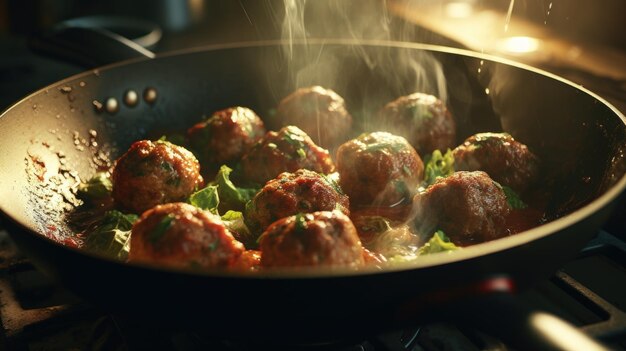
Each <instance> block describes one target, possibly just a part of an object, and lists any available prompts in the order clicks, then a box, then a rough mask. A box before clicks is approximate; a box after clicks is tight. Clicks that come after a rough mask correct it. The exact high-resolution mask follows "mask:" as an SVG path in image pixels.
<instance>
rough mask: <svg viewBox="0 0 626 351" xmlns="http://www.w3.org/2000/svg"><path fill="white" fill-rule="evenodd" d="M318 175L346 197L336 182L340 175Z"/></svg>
mask: <svg viewBox="0 0 626 351" xmlns="http://www.w3.org/2000/svg"><path fill="white" fill-rule="evenodd" d="M318 174H319V175H320V176H322V178H324V180H325V181H326V183H328V185H330V186H331V187H332V188H333V189H334V190H335V191H336V192H337V193H338V194H341V195H344V192H343V190H342V189H341V186H339V183H338V182H337V180H336V177H337V176H338V173H333V174H322V173H318Z"/></svg>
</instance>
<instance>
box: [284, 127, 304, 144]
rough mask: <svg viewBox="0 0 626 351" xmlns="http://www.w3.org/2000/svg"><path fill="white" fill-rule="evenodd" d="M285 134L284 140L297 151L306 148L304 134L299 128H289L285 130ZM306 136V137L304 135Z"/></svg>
mask: <svg viewBox="0 0 626 351" xmlns="http://www.w3.org/2000/svg"><path fill="white" fill-rule="evenodd" d="M284 131H285V133H284V136H283V138H282V139H283V140H284V141H286V142H287V143H289V144H290V145H291V146H293V147H294V148H296V149H302V148H303V147H304V135H305V134H304V132H303V131H302V130H300V128H298V127H294V126H287V127H285V129H284ZM303 134H304V135H303Z"/></svg>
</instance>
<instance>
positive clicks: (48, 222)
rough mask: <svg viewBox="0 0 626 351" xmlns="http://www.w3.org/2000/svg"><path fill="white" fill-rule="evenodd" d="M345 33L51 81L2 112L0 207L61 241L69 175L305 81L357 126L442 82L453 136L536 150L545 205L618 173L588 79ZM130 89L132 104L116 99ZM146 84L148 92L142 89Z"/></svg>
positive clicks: (621, 141)
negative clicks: (348, 38)
mask: <svg viewBox="0 0 626 351" xmlns="http://www.w3.org/2000/svg"><path fill="white" fill-rule="evenodd" d="M353 44H354V43H352V44H351V43H331V42H328V41H326V42H322V43H312V44H311V43H309V45H308V46H306V47H304V46H298V45H296V46H295V48H296V51H297V52H300V53H301V55H300V56H298V57H297V58H298V60H300V61H302V62H300V63H299V64H300V68H299V69H294V67H293V66H291V65H290V64H289V63H290V62H292V63H293V62H294V61H293V58H294V57H293V56H291V57H290V55H288V54H287V53H286V52H285V51H284V50H283V49H284V47H283V46H282V45H280V43H278V44H276V43H274V44H264V45H256V46H247V45H242V46H233V47H227V48H219V49H210V50H202V51H194V52H187V53H179V54H172V55H165V56H162V57H159V58H157V59H153V60H147V61H137V62H129V63H125V64H119V65H113V66H110V67H105V68H102V69H98V70H94V71H90V72H85V73H84V74H81V75H78V76H75V77H72V78H69V79H67V80H65V81H62V82H59V83H57V84H54V85H51V86H49V87H47V88H45V89H43V90H41V91H39V92H36V93H34V94H32V95H31V96H29V97H26V98H25V99H24V100H22V101H21V102H19V103H18V104H16V105H14V106H13V107H11V108H10V109H8V110H7V111H6V112H5V113H4V114H3V115H2V117H0V208H1V210H2V212H4V213H5V214H6V215H7V216H9V217H11V218H12V219H13V220H15V221H17V222H18V223H20V224H22V225H23V226H25V227H27V228H29V229H30V230H31V231H33V232H36V233H39V234H43V235H45V236H47V237H49V238H51V239H53V240H55V241H57V242H63V241H65V240H71V238H72V236H73V235H74V233H73V232H72V230H71V229H70V228H69V227H68V225H67V223H66V214H67V213H68V211H71V209H72V208H74V207H75V206H77V205H79V204H80V201H79V200H78V199H77V198H76V195H75V194H76V189H77V186H78V184H79V183H80V182H81V181H82V180H86V179H88V178H89V177H91V176H92V175H93V174H94V173H95V172H96V171H97V170H98V168H103V167H106V166H108V165H110V164H111V162H113V160H115V159H116V158H117V157H118V156H119V155H121V153H122V152H123V151H125V150H126V148H127V147H128V146H129V145H130V144H131V143H132V142H133V141H135V140H138V139H143V138H154V137H157V138H158V135H159V134H160V133H163V132H165V131H184V130H186V128H188V127H189V126H191V125H193V124H194V123H196V122H198V121H199V120H201V119H202V117H203V116H207V115H210V114H211V113H212V112H214V111H216V110H219V109H223V108H226V107H229V106H234V105H243V106H247V107H250V108H252V109H253V110H255V111H257V112H258V113H259V115H260V116H261V117H262V118H264V117H265V116H270V115H271V111H272V109H273V108H275V106H276V105H277V103H278V101H280V99H281V98H282V97H284V96H285V95H287V94H289V93H290V92H292V91H293V90H295V89H296V88H297V87H303V86H310V85H321V86H325V87H330V88H332V89H334V90H335V91H337V93H338V94H340V95H341V96H343V97H344V98H345V99H346V102H347V105H348V108H349V109H350V110H351V113H352V114H353V116H355V117H356V118H358V119H359V123H357V124H358V125H360V126H364V125H367V121H368V120H371V119H372V118H376V117H375V113H376V111H378V109H380V107H381V106H383V105H384V104H385V103H387V102H389V101H391V100H393V99H395V98H396V97H398V96H401V95H407V94H410V93H413V92H415V91H416V89H419V90H420V91H422V92H425V93H430V94H436V95H442V94H443V95H445V97H446V103H447V104H448V106H449V108H450V110H451V112H452V113H453V115H454V116H455V118H456V120H457V123H458V129H459V130H458V133H457V134H458V136H457V137H458V140H457V141H458V142H459V143H460V142H461V141H462V140H464V139H465V138H466V137H468V136H470V135H472V134H474V133H476V132H481V131H506V132H508V133H510V134H511V135H513V136H514V137H515V138H516V139H518V140H520V141H521V142H523V143H525V144H527V145H528V146H529V148H530V149H531V150H533V151H534V152H535V153H536V154H537V156H539V158H540V159H541V160H542V163H543V172H545V175H546V178H549V179H551V180H552V181H551V182H550V184H547V186H549V187H550V193H551V200H550V205H549V215H550V216H552V217H553V218H557V217H560V216H563V215H565V214H568V213H571V212H572V211H574V210H577V209H580V208H582V207H584V206H586V205H588V204H589V203H591V202H593V201H594V200H596V199H598V198H599V197H601V195H602V194H604V193H605V192H606V191H607V190H608V189H610V188H612V187H614V186H615V184H618V183H619V186H621V187H623V186H624V181H623V180H622V178H623V176H624V173H625V169H626V166H625V162H624V150H625V149H626V134H625V128H624V122H623V120H622V119H621V118H620V116H619V115H618V114H617V113H616V112H615V111H614V110H613V109H612V108H610V107H609V106H607V105H606V104H605V103H603V102H601V101H599V100H598V99H596V98H595V97H594V96H593V95H590V94H588V93H587V92H585V91H584V90H582V89H578V88H576V87H574V86H572V85H570V84H568V83H566V82H563V81H560V80H557V79H554V78H552V77H550V76H546V75H544V74H540V73H537V72H535V71H533V70H527V69H525V68H521V67H517V66H514V65H509V64H507V63H503V62H499V61H497V60H493V61H492V60H488V59H486V58H485V57H482V56H474V55H464V54H457V53H450V52H446V50H437V49H433V48H429V49H425V48H423V47H419V46H415V45H413V46H411V45H375V44H363V45H353ZM310 57H315V60H313V59H307V58H310ZM425 58H426V60H428V61H429V62H431V63H430V64H429V65H428V66H423V67H421V68H420V69H421V71H420V72H422V73H421V74H419V75H416V74H415V72H416V70H415V69H411V70H408V69H406V68H405V67H406V61H407V60H408V61H409V62H411V64H414V63H415V62H421V61H420V60H424V59H425ZM409 73H410V74H409ZM442 78H443V81H444V83H445V86H442V85H441V84H440V83H441V81H442ZM131 90H132V91H134V92H136V93H137V95H138V96H139V102H138V104H136V105H134V104H128V103H125V102H124V97H125V96H126V94H127V93H128V91H131ZM149 91H151V92H156V98H155V99H151V98H149V97H148V98H146V95H145V94H147V92H149ZM359 133H360V130H359V129H358V128H357V129H355V130H354V135H358V134H359ZM620 180H622V181H621V182H620ZM606 201H608V199H607V200H606ZM606 201H605V202H606ZM522 235H523V234H522ZM485 245H489V244H485Z"/></svg>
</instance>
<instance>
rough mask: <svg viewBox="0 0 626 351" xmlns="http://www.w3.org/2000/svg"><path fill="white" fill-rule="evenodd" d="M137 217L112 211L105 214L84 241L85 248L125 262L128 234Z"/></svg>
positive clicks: (128, 249) (128, 242)
mask: <svg viewBox="0 0 626 351" xmlns="http://www.w3.org/2000/svg"><path fill="white" fill-rule="evenodd" d="M138 218H139V216H137V215H135V214H123V213H122V212H120V211H116V210H112V211H108V212H106V213H105V215H104V218H102V221H100V224H98V225H97V226H96V227H95V228H94V230H92V231H91V232H90V234H89V236H88V237H87V239H86V240H85V248H86V249H87V250H89V251H91V252H95V253H99V254H102V255H105V256H108V257H112V258H116V259H119V260H126V258H128V252H129V251H130V233H131V229H132V227H133V223H135V221H137V219H138Z"/></svg>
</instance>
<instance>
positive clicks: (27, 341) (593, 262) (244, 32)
mask: <svg viewBox="0 0 626 351" xmlns="http://www.w3.org/2000/svg"><path fill="white" fill-rule="evenodd" d="M244 4H245V5H246V6H244ZM255 7H257V5H252V4H248V2H245V1H244V2H239V3H238V4H235V5H221V8H218V9H217V11H222V12H223V13H236V14H235V15H233V16H232V17H229V16H221V15H220V16H218V15H215V14H212V15H207V16H206V17H205V18H204V19H203V20H201V21H199V22H198V23H196V24H194V25H192V26H190V27H188V28H187V29H186V30H183V31H166V32H165V33H164V37H163V39H162V41H161V42H160V44H159V46H158V47H157V50H156V51H157V52H164V51H169V50H174V49H179V48H186V47H193V46H198V45H205V44H212V43H219V42H230V41H246V40H256V39H267V38H275V37H276V36H277V35H278V33H279V28H277V26H276V24H275V23H274V22H272V21H271V20H269V19H267V18H265V17H264V16H261V15H258V14H259V13H262V12H263V11H266V9H265V8H255ZM404 14H405V15H406V16H400V17H405V18H406V19H407V20H408V21H409V23H416V24H417V25H419V27H418V28H417V29H416V30H415V32H414V35H416V36H417V37H419V38H420V40H424V39H426V41H428V42H431V43H434V44H448V45H455V46H464V47H470V48H473V49H477V48H476V47H472V46H471V45H469V44H468V43H466V42H463V39H464V37H463V36H462V35H460V34H459V35H453V34H454V33H462V30H463V29H462V27H459V26H460V24H459V23H458V22H457V23H446V22H444V21H439V22H436V23H418V22H415V21H412V20H411V16H410V12H408V11H407V12H404ZM502 15H503V13H499V14H498V13H496V15H494V16H496V17H495V18H496V19H497V18H499V17H497V16H502ZM504 15H506V14H504ZM396 20H399V19H394V21H396ZM498 23H499V22H498ZM0 24H1V23H0ZM446 25H449V26H447V27H446ZM233 28H236V29H237V30H233ZM553 35H554V34H553ZM562 40H572V39H571V38H565V39H563V38H560V37H559V41H558V43H559V45H563V41H562ZM607 45H609V44H607ZM605 49H606V50H610V51H611V52H612V53H615V52H616V53H615V55H616V56H611V57H616V59H615V60H617V61H614V62H615V65H616V66H618V68H617V69H615V70H612V71H611V72H615V71H617V72H618V74H617V76H613V77H612V79H611V80H607V79H606V78H605V77H599V75H598V74H597V73H598V72H597V71H596V72H590V71H589V70H585V69H584V67H582V68H581V67H574V68H572V67H565V66H559V65H558V64H554V62H555V61H548V62H543V67H544V68H546V69H548V70H550V71H553V72H555V73H557V74H560V75H563V76H565V77H566V78H569V79H571V80H573V81H575V82H577V83H580V84H583V85H584V86H586V87H588V88H589V89H591V90H592V91H595V92H597V93H599V94H600V95H601V96H603V97H605V98H606V99H608V100H609V101H610V102H612V103H613V104H615V105H616V106H617V107H618V108H619V109H620V110H621V111H626V94H625V93H624V87H625V86H626V85H625V83H624V77H622V76H619V74H621V73H619V72H623V71H624V70H626V63H623V62H622V63H621V64H620V63H619V60H620V59H622V58H623V57H624V56H623V55H624V48H620V47H608V48H607V47H605ZM592 56H593V55H592ZM517 59H518V60H520V61H524V57H523V56H518V57H517ZM527 62H529V63H534V64H537V65H539V66H542V62H541V61H536V60H534V61H533V60H531V59H529V60H528V61H527ZM548 63H550V64H548ZM593 64H596V63H593V62H592V65H593ZM597 64H602V65H607V64H609V65H610V64H611V62H609V63H607V62H606V61H604V62H601V63H597ZM81 71H83V69H81V68H80V67H76V66H73V65H69V64H65V63H61V62H58V61H56V60H52V59H47V58H42V57H39V56H36V55H34V54H32V53H30V52H29V51H28V49H27V47H26V44H25V36H23V35H18V36H11V37H9V36H3V37H0V109H3V108H5V107H7V106H8V105H9V104H11V103H13V102H15V101H16V100H17V99H19V98H21V97H23V96H24V95H26V94H28V93H30V92H32V91H34V90H36V89H39V88H41V87H42V86H45V85H47V84H49V83H52V82H54V81H57V80H59V79H61V78H64V77H67V76H68V75H71V74H74V73H79V72H81ZM599 71H600V72H606V71H607V70H604V71H603V70H599ZM623 213H626V201H621V202H620V203H619V204H618V208H617V209H616V210H615V215H614V216H613V217H612V218H611V220H610V221H609V222H608V223H607V224H606V225H605V231H603V232H600V233H599V234H598V238H597V239H596V240H594V241H592V242H590V243H589V245H588V246H587V248H586V249H585V250H584V251H583V252H581V255H580V257H579V258H577V259H576V260H574V261H571V262H569V263H568V264H566V265H565V266H564V267H562V269H561V270H560V271H559V272H558V273H557V274H556V275H555V276H553V277H552V278H551V279H550V280H547V281H544V282H542V283H540V284H539V285H538V286H537V287H536V288H535V289H532V290H530V291H528V292H526V293H524V294H523V296H522V298H523V299H524V300H525V301H528V302H529V303H530V304H531V306H535V307H537V308H540V309H544V310H547V311H549V312H552V313H555V314H556V315H558V316H560V317H562V318H564V319H566V320H568V321H570V322H571V323H573V324H574V325H576V326H578V327H581V328H582V329H583V330H585V331H587V332H589V333H590V334H591V335H592V336H594V337H597V338H600V339H601V340H604V341H606V342H607V343H609V344H610V345H611V346H614V347H615V348H616V349H624V350H626V315H625V313H624V311H625V310H626V262H625V259H624V257H626V244H625V243H624V241H623V240H624V239H626V220H624V217H625V216H624V215H623ZM0 227H1V223H0ZM609 233H610V234H609ZM0 306H1V307H0V321H1V323H2V327H3V329H4V333H3V338H1V339H0V340H1V342H2V344H0V346H5V347H8V348H9V349H18V350H41V349H47V350H49V349H79V348H80V349H83V348H92V349H130V350H135V349H146V348H148V349H149V348H153V349H154V348H160V349H170V350H196V349H198V350H200V349H214V350H245V349H259V348H263V347H268V345H266V344H263V345H259V344H257V343H255V342H254V341H250V340H220V339H219V338H218V339H215V338H208V337H206V336H205V335H204V334H203V333H202V332H198V331H180V330H175V331H171V330H168V331H163V332H158V333H156V332H155V331H154V330H146V328H142V326H138V325H134V324H133V323H132V322H130V321H128V320H126V319H124V318H123V317H121V316H116V315H110V314H107V313H106V311H100V310H98V309H97V308H94V307H93V306H90V305H89V304H88V303H86V302H84V301H81V300H80V299H78V298H76V297H74V296H72V295H71V294H70V293H68V292H67V291H65V290H63V289H62V288H59V287H57V286H56V285H54V284H53V283H51V282H50V281H49V280H48V279H47V278H46V277H44V276H42V275H41V274H40V273H39V272H38V271H36V270H35V269H34V268H33V266H32V265H31V263H29V261H28V260H27V259H25V258H24V257H22V256H21V255H20V253H19V252H17V251H16V250H15V248H14V247H13V245H12V243H11V242H10V240H9V239H8V237H7V235H6V233H5V232H2V231H0ZM277 343H280V341H279V340H277ZM270 346H274V345H270ZM0 348H1V347H0ZM274 348H275V347H274ZM286 349H303V350H313V349H327V350H452V349H455V350H456V349H461V350H487V349H489V350H505V349H506V346H505V345H504V344H502V343H501V342H499V341H498V340H496V339H494V338H493V337H490V336H487V335H484V334H482V333H481V332H479V331H476V330H473V329H472V328H469V327H464V326H458V325H453V324H447V323H440V324H429V325H421V326H415V327H414V328H409V329H407V330H404V331H394V332H390V333H387V334H379V335H370V336H364V337H363V339H359V340H339V341H337V342H332V343H329V344H324V345H319V344H318V345H289V346H287V347H286Z"/></svg>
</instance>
